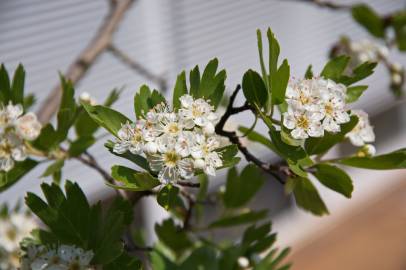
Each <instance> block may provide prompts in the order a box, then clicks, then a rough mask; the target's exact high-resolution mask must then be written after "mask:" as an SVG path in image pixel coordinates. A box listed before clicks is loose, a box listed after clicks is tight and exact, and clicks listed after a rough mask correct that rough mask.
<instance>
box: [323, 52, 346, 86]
mask: <svg viewBox="0 0 406 270" xmlns="http://www.w3.org/2000/svg"><path fill="white" fill-rule="evenodd" d="M349 61H350V57H348V56H346V55H340V56H337V57H335V58H333V59H331V60H330V61H329V62H328V63H327V64H326V65H325V66H324V68H323V71H322V72H321V74H320V76H322V77H324V78H327V79H332V80H333V81H336V82H338V81H339V79H340V77H341V74H343V72H344V70H345V68H346V67H347V65H348V62H349Z"/></svg>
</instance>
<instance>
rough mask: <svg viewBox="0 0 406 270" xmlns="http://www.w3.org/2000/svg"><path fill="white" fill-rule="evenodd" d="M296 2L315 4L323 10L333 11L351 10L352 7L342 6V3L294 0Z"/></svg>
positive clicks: (320, 0) (321, 0)
mask: <svg viewBox="0 0 406 270" xmlns="http://www.w3.org/2000/svg"><path fill="white" fill-rule="evenodd" d="M292 1H295V2H303V3H311V4H315V5H317V6H319V7H321V8H328V9H332V10H344V11H346V10H350V9H351V7H352V6H351V5H346V4H341V3H335V2H331V1H324V0H292Z"/></svg>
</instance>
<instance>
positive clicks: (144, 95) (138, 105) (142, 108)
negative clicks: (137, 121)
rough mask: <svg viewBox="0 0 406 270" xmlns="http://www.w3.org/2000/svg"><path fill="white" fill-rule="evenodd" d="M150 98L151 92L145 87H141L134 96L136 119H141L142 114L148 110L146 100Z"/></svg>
mask: <svg viewBox="0 0 406 270" xmlns="http://www.w3.org/2000/svg"><path fill="white" fill-rule="evenodd" d="M150 96H151V90H150V89H149V87H148V86H147V85H145V84H144V85H142V86H141V87H140V90H138V92H137V93H136V94H135V96H134V111H135V115H136V116H137V118H141V117H142V116H143V115H144V113H147V112H148V110H149V109H150V107H149V105H148V98H149V97H150Z"/></svg>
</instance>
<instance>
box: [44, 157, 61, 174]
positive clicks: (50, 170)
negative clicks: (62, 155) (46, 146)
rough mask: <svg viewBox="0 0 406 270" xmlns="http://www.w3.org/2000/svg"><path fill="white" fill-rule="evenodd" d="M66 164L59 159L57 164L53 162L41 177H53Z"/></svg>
mask: <svg viewBox="0 0 406 270" xmlns="http://www.w3.org/2000/svg"><path fill="white" fill-rule="evenodd" d="M64 164H65V160H64V159H57V160H55V162H53V163H52V164H51V165H49V166H48V168H47V169H46V170H45V172H44V173H43V174H42V175H41V177H47V176H51V175H52V174H54V173H55V172H57V171H60V170H61V169H62V167H63V165H64Z"/></svg>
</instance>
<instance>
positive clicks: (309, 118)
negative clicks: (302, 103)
mask: <svg viewBox="0 0 406 270" xmlns="http://www.w3.org/2000/svg"><path fill="white" fill-rule="evenodd" d="M283 125H284V126H285V127H287V128H288V129H291V130H292V131H291V133H290V134H291V135H292V137H293V138H294V139H299V140H300V139H306V138H308V137H309V136H310V137H321V136H323V135H324V130H323V127H322V125H321V123H320V114H315V113H312V112H309V111H304V110H296V111H293V110H291V109H289V110H288V112H286V113H284V114H283Z"/></svg>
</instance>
